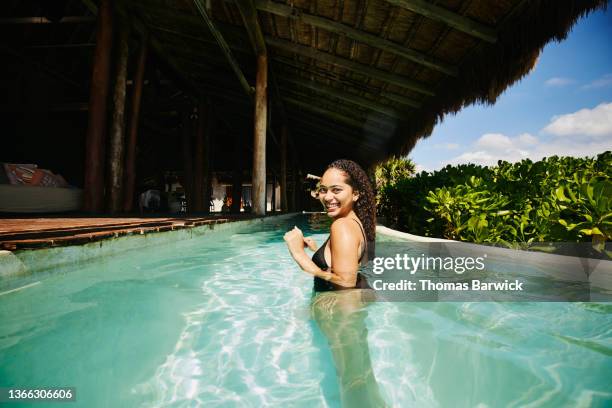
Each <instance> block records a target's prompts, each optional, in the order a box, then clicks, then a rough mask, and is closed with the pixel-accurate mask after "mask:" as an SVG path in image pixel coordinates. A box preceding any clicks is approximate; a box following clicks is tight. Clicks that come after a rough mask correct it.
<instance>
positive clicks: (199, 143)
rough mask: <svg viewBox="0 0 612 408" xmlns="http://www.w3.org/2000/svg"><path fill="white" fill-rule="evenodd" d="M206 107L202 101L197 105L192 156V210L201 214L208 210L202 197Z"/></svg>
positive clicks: (205, 198)
mask: <svg viewBox="0 0 612 408" xmlns="http://www.w3.org/2000/svg"><path fill="white" fill-rule="evenodd" d="M207 111H208V106H207V105H206V103H205V102H204V101H200V103H199V104H198V121H197V124H196V131H195V143H194V149H193V150H194V152H193V153H194V154H193V156H194V157H193V210H194V211H196V212H203V211H204V205H205V204H206V208H208V199H209V198H208V197H204V191H205V188H204V161H205V155H206V154H208V152H207V151H206V150H205V148H204V144H205V132H206V127H207V126H206V121H207V120H208V115H207Z"/></svg>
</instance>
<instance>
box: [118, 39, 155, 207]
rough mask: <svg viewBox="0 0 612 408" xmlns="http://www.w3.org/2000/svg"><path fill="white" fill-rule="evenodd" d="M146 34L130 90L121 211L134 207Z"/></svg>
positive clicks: (141, 43) (141, 42)
mask: <svg viewBox="0 0 612 408" xmlns="http://www.w3.org/2000/svg"><path fill="white" fill-rule="evenodd" d="M148 44H149V36H148V34H147V33H145V34H144V36H142V37H141V39H140V49H139V50H138V60H137V62H136V64H137V65H136V73H135V74H134V89H133V90H132V102H131V105H132V108H131V115H130V125H129V130H128V135H127V140H126V152H125V183H124V191H123V211H125V212H129V211H132V209H133V205H134V185H135V183H136V145H137V144H138V129H139V124H140V106H141V102H142V90H143V86H144V74H145V65H146V61H147V53H148V50H149V46H148Z"/></svg>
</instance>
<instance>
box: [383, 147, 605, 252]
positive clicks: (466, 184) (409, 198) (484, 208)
mask: <svg viewBox="0 0 612 408" xmlns="http://www.w3.org/2000/svg"><path fill="white" fill-rule="evenodd" d="M377 174H378V173H377ZM611 174H612V153H611V152H609V151H607V152H604V153H602V154H600V155H598V156H597V158H573V157H557V156H552V157H549V158H545V159H543V160H541V161H538V162H533V161H531V160H529V159H526V160H522V161H520V162H518V163H508V162H505V161H499V162H498V165H497V166H495V167H483V166H477V165H474V164H468V165H465V164H464V165H458V166H450V165H449V166H446V167H444V168H443V169H441V170H438V171H435V172H433V173H427V172H421V173H419V174H417V175H416V176H414V177H409V176H403V177H400V178H396V179H394V180H393V182H389V181H386V182H384V183H381V185H380V186H379V189H378V195H377V197H378V212H379V215H381V216H384V217H385V218H386V219H387V221H388V223H389V224H390V225H391V226H392V227H394V228H397V229H400V230H404V231H408V232H411V233H414V234H419V235H425V236H435V237H442V238H448V239H455V240H461V241H471V242H478V243H501V244H505V245H514V244H515V243H533V242H544V241H572V242H580V241H589V240H592V241H593V242H594V243H603V242H605V241H606V240H610V239H611V238H612V177H611Z"/></svg>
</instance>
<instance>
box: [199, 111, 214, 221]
mask: <svg viewBox="0 0 612 408" xmlns="http://www.w3.org/2000/svg"><path fill="white" fill-rule="evenodd" d="M212 109H213V108H212V106H210V104H207V109H206V117H205V118H204V120H205V121H206V129H205V130H204V140H203V142H202V144H203V148H204V161H203V163H202V177H203V178H204V212H205V213H206V214H208V213H210V198H211V196H212V171H211V168H210V158H211V157H212V154H211V153H212V152H211V151H210V149H211V146H212V144H211V143H210V140H211V138H212V132H213V131H214V126H215V115H214V114H213V112H212Z"/></svg>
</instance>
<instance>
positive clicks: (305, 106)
mask: <svg viewBox="0 0 612 408" xmlns="http://www.w3.org/2000/svg"><path fill="white" fill-rule="evenodd" d="M284 99H285V101H286V102H287V103H289V104H291V105H293V106H295V107H297V108H299V109H302V110H305V111H308V112H311V113H314V114H316V115H320V116H324V117H327V118H328V119H331V120H332V121H334V122H337V123H340V124H343V125H345V126H348V127H351V128H355V129H358V130H360V131H361V132H363V133H369V134H373V135H384V134H388V132H386V131H385V130H384V129H380V128H377V127H374V126H372V125H371V124H368V123H362V122H360V121H358V120H355V119H353V118H349V117H346V116H344V115H341V114H338V113H336V112H332V111H329V110H327V109H324V108H321V107H319V106H315V105H314V104H312V103H308V102H304V101H302V100H301V99H296V98H292V97H284Z"/></svg>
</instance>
